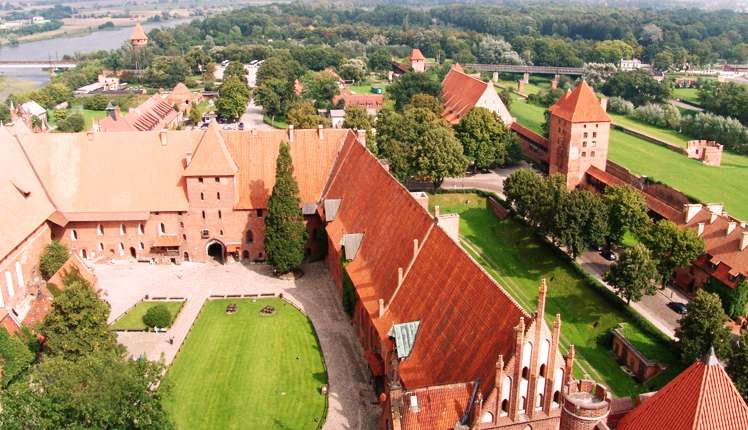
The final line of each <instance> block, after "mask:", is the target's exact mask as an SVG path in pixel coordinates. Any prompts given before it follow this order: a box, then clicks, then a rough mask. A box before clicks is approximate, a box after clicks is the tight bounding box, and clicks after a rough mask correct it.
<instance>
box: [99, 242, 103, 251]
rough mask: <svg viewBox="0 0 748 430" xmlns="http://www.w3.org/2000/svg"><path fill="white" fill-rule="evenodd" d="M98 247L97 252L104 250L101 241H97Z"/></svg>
mask: <svg viewBox="0 0 748 430" xmlns="http://www.w3.org/2000/svg"><path fill="white" fill-rule="evenodd" d="M98 249H99V252H102V251H104V244H103V243H101V242H99V248H98Z"/></svg>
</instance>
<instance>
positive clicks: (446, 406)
mask: <svg viewBox="0 0 748 430" xmlns="http://www.w3.org/2000/svg"><path fill="white" fill-rule="evenodd" d="M472 390H473V383H472V382H468V383H462V384H451V385H442V386H438V387H428V388H422V389H419V390H415V391H414V392H412V393H408V394H406V395H404V396H403V398H402V403H401V405H402V406H401V408H400V413H401V416H402V428H403V430H424V429H434V430H452V429H454V428H455V424H456V423H457V422H458V421H459V420H460V418H461V417H462V416H463V415H464V414H465V412H466V410H467V404H468V403H469V402H470V395H471V393H472ZM414 396H415V397H416V399H417V402H415V405H418V406H417V408H416V407H415V405H414V402H413V397H414Z"/></svg>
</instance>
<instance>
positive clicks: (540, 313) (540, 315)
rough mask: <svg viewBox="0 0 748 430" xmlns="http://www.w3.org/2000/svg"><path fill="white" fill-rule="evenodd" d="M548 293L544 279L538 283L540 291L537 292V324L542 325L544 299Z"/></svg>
mask: <svg viewBox="0 0 748 430" xmlns="http://www.w3.org/2000/svg"><path fill="white" fill-rule="evenodd" d="M547 293H548V284H547V283H546V282H545V278H543V279H542V280H541V281H540V290H539V291H538V307H537V315H536V321H537V322H538V324H540V323H542V321H543V318H545V298H546V295H547Z"/></svg>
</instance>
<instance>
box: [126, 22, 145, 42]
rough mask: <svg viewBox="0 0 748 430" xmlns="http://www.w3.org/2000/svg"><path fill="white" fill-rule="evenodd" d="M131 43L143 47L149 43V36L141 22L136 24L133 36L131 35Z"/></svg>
mask: <svg viewBox="0 0 748 430" xmlns="http://www.w3.org/2000/svg"><path fill="white" fill-rule="evenodd" d="M130 44H131V45H132V47H133V48H136V49H138V48H142V47H144V46H145V45H147V44H148V36H147V35H146V34H145V31H144V30H143V27H141V26H140V23H139V22H138V23H136V24H135V28H133V30H132V36H130Z"/></svg>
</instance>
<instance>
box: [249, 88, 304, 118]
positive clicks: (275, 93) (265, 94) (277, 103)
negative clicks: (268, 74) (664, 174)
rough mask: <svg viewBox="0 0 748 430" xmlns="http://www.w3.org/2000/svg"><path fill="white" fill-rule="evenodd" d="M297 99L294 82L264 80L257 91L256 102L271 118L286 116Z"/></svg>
mask: <svg viewBox="0 0 748 430" xmlns="http://www.w3.org/2000/svg"><path fill="white" fill-rule="evenodd" d="M295 98H296V95H295V94H294V89H293V82H287V81H284V80H282V79H267V80H264V81H262V84H260V85H259V86H258V87H257V89H256V90H255V100H256V101H257V103H258V104H260V105H261V106H262V108H263V109H264V110H265V113H266V114H268V115H271V116H276V115H279V116H284V115H285V114H286V110H288V105H289V104H291V102H292V100H294V99H295Z"/></svg>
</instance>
